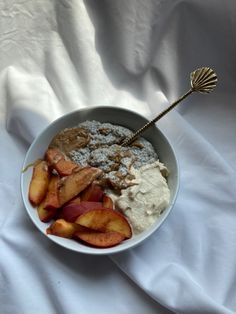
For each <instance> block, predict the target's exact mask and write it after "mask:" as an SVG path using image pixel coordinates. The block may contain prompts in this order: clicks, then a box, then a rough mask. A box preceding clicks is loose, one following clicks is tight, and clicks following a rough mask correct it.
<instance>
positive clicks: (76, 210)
mask: <svg viewBox="0 0 236 314" xmlns="http://www.w3.org/2000/svg"><path fill="white" fill-rule="evenodd" d="M101 207H102V203H101V202H86V201H82V202H81V203H80V204H68V205H65V206H64V207H63V208H62V211H61V214H60V217H61V218H63V219H65V220H66V221H69V222H75V220H76V219H77V218H78V217H79V216H80V215H82V214H84V213H86V212H87V211H89V210H93V209H95V208H101Z"/></svg>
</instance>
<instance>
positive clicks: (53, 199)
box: [44, 175, 60, 210]
mask: <svg viewBox="0 0 236 314" xmlns="http://www.w3.org/2000/svg"><path fill="white" fill-rule="evenodd" d="M59 181H60V178H59V176H55V175H53V176H52V177H51V179H50V182H49V186H48V191H47V194H46V197H45V201H44V208H45V209H48V210H49V209H55V208H59V207H60V203H59V196H58V184H59Z"/></svg>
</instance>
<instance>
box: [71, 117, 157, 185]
mask: <svg viewBox="0 0 236 314" xmlns="http://www.w3.org/2000/svg"><path fill="white" fill-rule="evenodd" d="M78 127H80V128H81V127H82V128H84V129H86V130H87V131H88V133H89V136H90V140H89V143H88V144H87V146H86V147H84V148H79V149H75V150H72V151H71V152H70V153H69V155H70V158H71V159H72V160H73V161H74V162H76V163H78V164H79V165H81V166H93V167H99V168H100V169H102V170H103V171H104V173H105V174H104V175H105V177H106V178H107V179H109V180H110V181H112V182H113V183H114V184H115V185H116V184H118V185H119V184H120V183H121V181H122V180H123V181H124V180H125V177H126V176H127V175H128V174H129V170H130V167H131V166H133V167H134V168H136V169H139V168H140V167H141V166H143V165H146V164H150V163H153V162H154V161H156V160H158V156H157V154H156V152H155V150H154V148H153V146H152V144H151V143H150V142H148V141H147V140H146V139H144V138H142V137H140V138H139V139H138V142H139V143H138V144H139V145H137V146H135V145H131V146H129V147H122V146H120V143H121V142H122V140H124V139H126V138H127V137H129V136H130V135H132V131H130V130H129V129H127V128H125V127H123V126H119V125H113V124H111V123H101V122H98V121H94V120H93V121H85V122H83V123H80V124H79V125H78ZM118 174H119V175H118Z"/></svg>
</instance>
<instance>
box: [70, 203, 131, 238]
mask: <svg viewBox="0 0 236 314" xmlns="http://www.w3.org/2000/svg"><path fill="white" fill-rule="evenodd" d="M75 222H76V223H77V224H79V225H81V226H84V227H87V228H89V229H93V230H97V231H100V232H110V231H115V232H118V233H120V234H122V235H124V236H125V238H131V236H132V230H131V227H130V224H129V222H128V221H127V219H126V218H125V217H124V216H123V215H122V214H120V213H118V212H117V211H115V210H113V209H109V208H98V209H93V210H90V211H88V212H86V213H84V214H82V215H81V216H79V217H78V218H77V219H76V221H75Z"/></svg>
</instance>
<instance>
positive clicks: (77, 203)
mask: <svg viewBox="0 0 236 314" xmlns="http://www.w3.org/2000/svg"><path fill="white" fill-rule="evenodd" d="M80 203H81V199H80V197H79V196H77V197H75V198H72V200H71V201H69V202H68V203H67V204H66V205H79V204H80Z"/></svg>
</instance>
